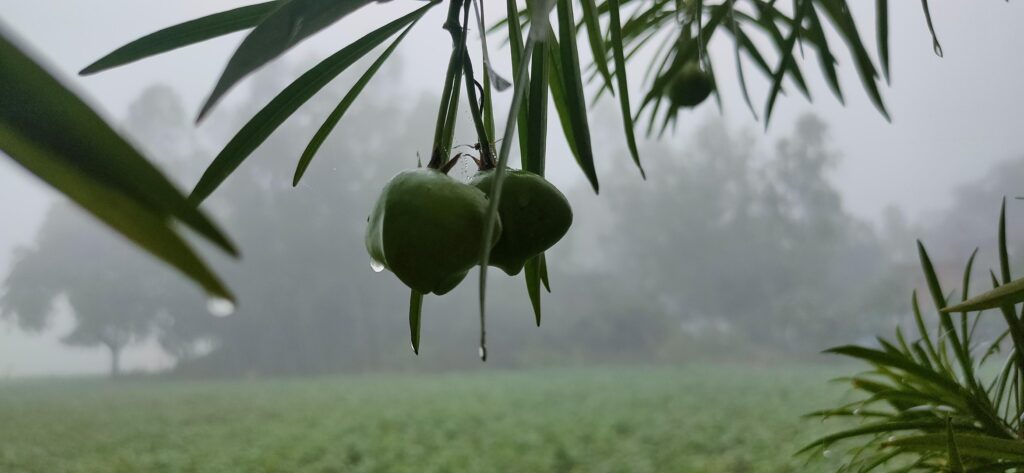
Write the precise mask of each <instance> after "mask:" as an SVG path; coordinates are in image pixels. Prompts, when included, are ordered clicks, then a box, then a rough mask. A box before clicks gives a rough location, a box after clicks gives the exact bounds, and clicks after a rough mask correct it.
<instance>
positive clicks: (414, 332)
mask: <svg viewBox="0 0 1024 473" xmlns="http://www.w3.org/2000/svg"><path fill="white" fill-rule="evenodd" d="M422 313H423V294H422V293H419V292H416V290H415V289H413V290H411V291H410V294H409V339H410V341H411V342H412V351H413V353H415V354H417V355H419V354H420V318H421V315H422Z"/></svg>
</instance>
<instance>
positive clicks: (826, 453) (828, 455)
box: [821, 449, 832, 458]
mask: <svg viewBox="0 0 1024 473" xmlns="http://www.w3.org/2000/svg"><path fill="white" fill-rule="evenodd" d="M821 456H823V457H825V458H832V450H828V449H826V450H825V451H823V452H821Z"/></svg>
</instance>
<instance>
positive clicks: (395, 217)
mask: <svg viewBox="0 0 1024 473" xmlns="http://www.w3.org/2000/svg"><path fill="white" fill-rule="evenodd" d="M493 183H494V171H493V170H488V171H481V172H479V173H478V174H477V175H476V176H474V177H473V178H472V179H471V180H470V182H469V183H468V184H465V183H462V182H459V181H457V180H456V179H454V178H451V177H449V176H448V175H446V174H445V173H443V172H441V171H438V170H436V169H431V168H424V169H413V170H408V171H403V172H401V173H399V174H398V175H396V176H395V177H393V178H391V180H390V181H389V182H388V183H387V185H386V186H384V189H383V191H381V194H380V197H379V198H378V199H377V203H376V205H375V206H374V208H373V213H372V214H370V219H369V225H368V226H367V229H366V249H367V251H368V252H369V253H370V258H371V261H372V262H373V264H374V265H375V266H376V267H383V268H387V269H388V270H390V271H391V272H393V273H395V275H396V276H398V279H400V280H401V281H402V282H403V283H405V285H406V286H409V287H410V288H412V289H413V290H415V291H417V292H419V293H421V294H428V293H433V294H437V295H441V294H445V293H447V292H448V291H451V290H452V289H454V288H455V287H456V286H458V285H459V283H460V282H462V280H463V279H464V278H465V277H466V275H467V274H468V273H469V271H470V270H471V269H473V267H474V266H476V265H478V264H480V259H481V256H482V255H481V254H480V253H481V246H482V245H480V240H481V238H482V235H483V233H484V228H485V225H486V224H487V209H488V206H489V200H488V199H489V197H490V194H491V188H492V186H493ZM571 224H572V208H571V207H570V206H569V201H568V200H566V198H565V196H564V195H562V193H561V192H559V190H558V189H557V188H556V187H555V186H553V185H551V183H549V182H548V181H546V180H544V178H543V177H541V176H539V175H537V174H533V173H530V172H526V171H519V170H511V169H510V170H508V171H507V172H506V174H505V178H504V182H503V183H502V197H501V201H500V202H499V205H498V222H497V225H496V226H495V232H494V238H493V241H492V242H491V245H492V246H491V253H490V258H489V264H490V265H491V266H495V267H498V268H501V269H502V270H504V271H505V272H506V273H507V274H508V275H510V276H512V275H515V274H518V273H519V272H520V271H521V270H522V269H523V266H524V265H525V264H526V261H527V260H529V259H530V258H532V257H534V256H536V255H538V254H540V253H542V252H544V251H545V250H547V249H548V248H550V247H551V246H553V245H554V244H555V243H557V242H558V240H560V239H561V238H562V236H564V235H565V233H566V232H567V231H568V230H569V226H570V225H571Z"/></svg>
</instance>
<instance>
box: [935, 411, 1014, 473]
mask: <svg viewBox="0 0 1024 473" xmlns="http://www.w3.org/2000/svg"><path fill="white" fill-rule="evenodd" d="M946 439H947V440H946V450H948V451H949V469H950V471H951V472H953V473H963V471H964V462H963V460H962V459H961V458H960V449H959V448H957V446H956V437H955V436H954V435H953V421H952V420H950V419H946ZM996 460H1002V458H997V459H996Z"/></svg>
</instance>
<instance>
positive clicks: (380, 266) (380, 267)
mask: <svg viewBox="0 0 1024 473" xmlns="http://www.w3.org/2000/svg"><path fill="white" fill-rule="evenodd" d="M370 269H372V270H373V272H375V273H379V272H381V271H384V263H381V262H380V261H377V260H375V259H373V258H370Z"/></svg>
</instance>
